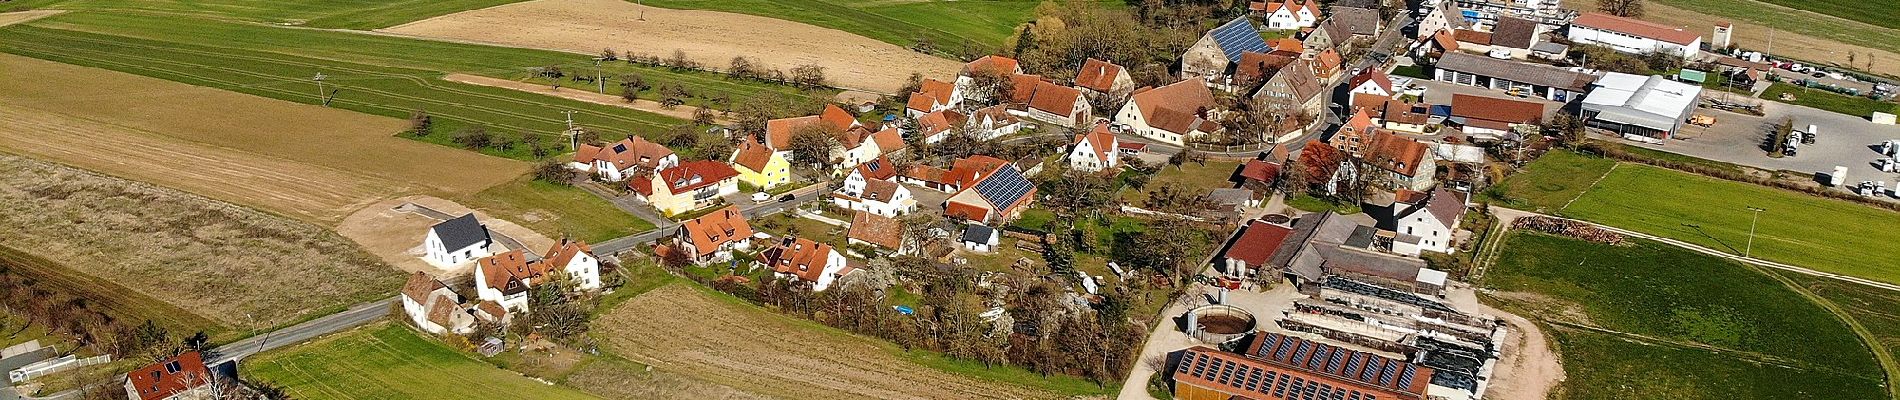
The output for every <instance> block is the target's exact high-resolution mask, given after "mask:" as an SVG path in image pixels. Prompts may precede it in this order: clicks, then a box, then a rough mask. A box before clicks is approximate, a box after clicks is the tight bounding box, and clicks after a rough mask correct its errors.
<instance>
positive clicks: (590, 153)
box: [572, 136, 680, 182]
mask: <svg viewBox="0 0 1900 400" xmlns="http://www.w3.org/2000/svg"><path fill="white" fill-rule="evenodd" d="M679 162H680V157H679V155H677V154H673V149H669V148H666V146H661V145H660V144H658V143H653V142H649V141H647V140H646V139H645V138H641V137H639V136H630V137H627V138H626V139H621V140H620V141H618V142H614V143H611V144H608V145H606V146H600V147H595V146H593V145H588V144H582V145H580V147H579V148H578V149H575V151H574V164H572V166H575V167H576V169H579V170H581V171H583V172H593V173H594V175H596V176H598V177H600V179H602V180H606V181H609V182H619V181H623V180H626V179H627V178H630V177H632V176H633V175H635V174H638V173H642V171H644V172H652V171H658V170H661V169H666V168H672V167H673V166H675V165H679Z"/></svg>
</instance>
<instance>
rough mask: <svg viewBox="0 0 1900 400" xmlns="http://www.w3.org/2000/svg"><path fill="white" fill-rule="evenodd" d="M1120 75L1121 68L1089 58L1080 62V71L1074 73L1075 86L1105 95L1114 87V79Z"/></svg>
mask: <svg viewBox="0 0 1900 400" xmlns="http://www.w3.org/2000/svg"><path fill="white" fill-rule="evenodd" d="M1121 74H1122V66H1120V65H1115V63H1111V62H1107V61H1102V60H1097V59H1095V57H1089V59H1088V60H1087V61H1083V62H1082V69H1080V70H1077V71H1076V73H1075V85H1076V86H1081V87H1085V88H1089V90H1094V91H1097V92H1103V93H1107V92H1109V91H1110V90H1111V89H1113V88H1114V87H1115V78H1116V77H1118V76H1121Z"/></svg>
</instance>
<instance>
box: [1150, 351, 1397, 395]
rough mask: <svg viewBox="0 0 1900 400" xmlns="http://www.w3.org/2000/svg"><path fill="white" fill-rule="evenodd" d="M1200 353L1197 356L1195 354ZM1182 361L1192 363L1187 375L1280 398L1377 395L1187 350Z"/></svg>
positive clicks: (1186, 363)
mask: <svg viewBox="0 0 1900 400" xmlns="http://www.w3.org/2000/svg"><path fill="white" fill-rule="evenodd" d="M1197 356H1198V357H1199V358H1198V359H1196V358H1195V357H1197ZM1186 357H1187V359H1184V360H1183V361H1182V365H1189V364H1192V365H1193V367H1192V369H1190V370H1189V371H1188V375H1193V376H1194V377H1198V378H1202V379H1207V380H1208V381H1211V382H1214V383H1217V384H1221V385H1228V386H1231V387H1234V388H1238V389H1241V390H1242V391H1247V392H1257V393H1261V394H1267V395H1271V396H1273V397H1276V398H1282V399H1299V400H1315V399H1318V400H1378V398H1379V397H1378V396H1377V395H1374V394H1371V393H1363V392H1360V391H1358V390H1352V389H1349V388H1343V387H1340V388H1336V387H1333V385H1330V384H1327V383H1324V382H1320V381H1308V380H1306V378H1304V377H1300V376H1295V375H1293V374H1281V373H1279V372H1278V371H1268V370H1265V369H1262V368H1258V367H1254V366H1251V365H1246V364H1241V363H1236V362H1233V361H1229V360H1225V359H1221V358H1219V357H1213V356H1209V355H1205V354H1200V353H1195V352H1189V353H1187V356H1186Z"/></svg>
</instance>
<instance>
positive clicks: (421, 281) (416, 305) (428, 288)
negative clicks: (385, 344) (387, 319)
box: [402, 271, 475, 335]
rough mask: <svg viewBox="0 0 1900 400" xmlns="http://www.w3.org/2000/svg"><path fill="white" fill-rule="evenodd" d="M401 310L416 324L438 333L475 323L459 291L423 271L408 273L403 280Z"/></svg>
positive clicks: (465, 329) (466, 328) (459, 330)
mask: <svg viewBox="0 0 1900 400" xmlns="http://www.w3.org/2000/svg"><path fill="white" fill-rule="evenodd" d="M402 311H403V313H404V314H408V315H409V322H410V323H412V324H415V325H416V327H417V328H422V331H424V332H429V333H433V334H437V335H440V334H443V333H466V332H468V331H469V329H471V327H473V326H474V324H475V318H474V316H471V315H469V313H468V310H467V309H464V308H462V295H460V294H456V293H455V291H454V290H450V289H449V285H446V284H443V283H442V281H439V280H436V279H435V278H434V277H430V276H429V274H426V273H423V272H422V271H416V272H415V273H411V274H409V281H408V282H406V283H403V285H402Z"/></svg>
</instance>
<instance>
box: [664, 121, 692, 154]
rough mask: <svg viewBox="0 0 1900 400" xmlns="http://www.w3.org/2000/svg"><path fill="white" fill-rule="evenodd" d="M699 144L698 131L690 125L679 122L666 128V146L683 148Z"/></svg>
mask: <svg viewBox="0 0 1900 400" xmlns="http://www.w3.org/2000/svg"><path fill="white" fill-rule="evenodd" d="M698 146H699V132H695V129H693V126H692V125H689V124H681V125H674V126H672V127H670V128H666V147H671V148H676V149H683V148H692V147H698Z"/></svg>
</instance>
